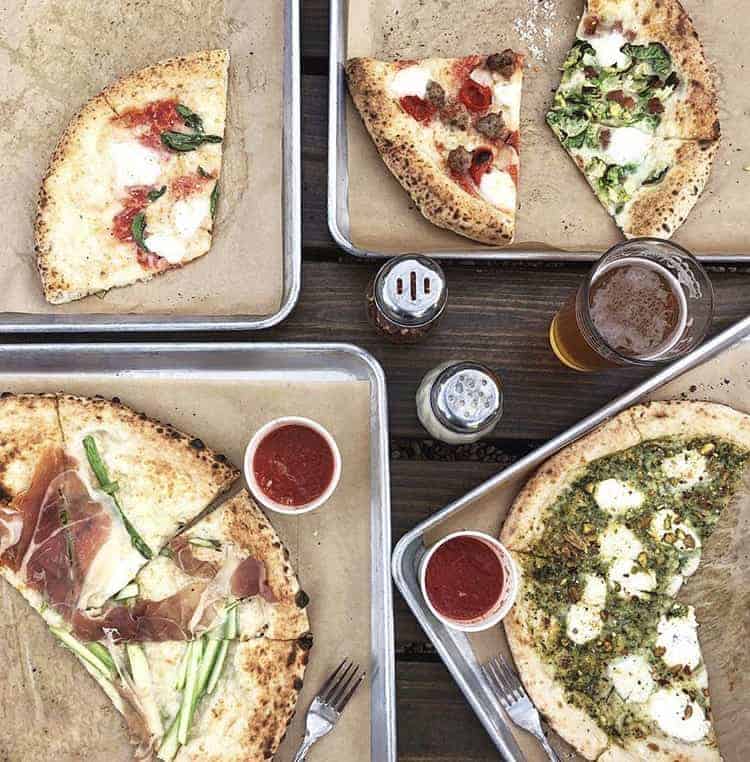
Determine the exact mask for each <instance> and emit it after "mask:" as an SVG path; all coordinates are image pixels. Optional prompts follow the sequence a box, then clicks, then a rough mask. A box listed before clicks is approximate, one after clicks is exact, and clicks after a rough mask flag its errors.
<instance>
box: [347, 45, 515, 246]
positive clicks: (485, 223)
mask: <svg viewBox="0 0 750 762" xmlns="http://www.w3.org/2000/svg"><path fill="white" fill-rule="evenodd" d="M397 70H398V67H397V64H395V63H387V62H384V61H378V60H375V59H372V58H353V59H351V60H349V61H348V62H347V64H346V76H347V81H348V84H349V92H350V93H351V95H352V99H353V100H354V103H355V105H356V106H357V109H358V110H359V113H360V115H361V117H362V120H363V122H364V124H365V127H366V128H367V131H368V132H369V133H370V136H371V137H372V139H373V141H374V143H375V146H376V148H377V149H378V152H379V153H380V156H381V157H382V159H383V161H384V162H385V164H386V166H387V167H388V169H390V171H391V172H392V173H393V175H394V176H395V177H396V179H397V180H398V181H399V182H400V183H401V185H402V186H403V187H404V189H405V190H406V191H407V192H408V193H409V195H410V196H411V197H412V199H413V200H414V203H415V204H416V205H417V208H418V209H419V211H420V212H421V213H422V214H423V215H424V217H426V218H427V219H428V220H429V221H430V222H432V223H433V224H435V225H437V226H438V227H442V228H446V229H448V230H452V231H453V232H454V233H458V234H459V235H463V236H466V237H467V238H471V239H473V240H476V241H479V242H481V243H485V244H488V245H491V246H505V245H508V244H509V243H511V242H512V240H513V235H514V230H515V211H513V212H507V211H504V210H502V209H498V208H496V207H493V206H492V205H490V204H489V203H487V202H486V201H484V200H482V199H481V198H479V197H478V196H474V195H472V194H469V193H467V192H466V191H465V190H463V189H462V188H461V187H460V186H459V185H458V184H457V183H456V181H455V180H454V179H453V178H451V177H450V176H449V175H448V173H447V172H446V169H445V167H444V166H442V165H441V159H440V157H439V155H438V154H437V153H436V152H435V151H434V150H433V149H432V148H431V147H430V146H429V144H426V142H425V140H424V139H423V136H424V128H423V127H422V126H421V125H420V123H419V122H417V121H416V120H415V119H413V118H412V117H410V116H409V115H408V114H406V113H405V112H404V111H403V110H402V109H401V108H400V107H399V105H398V103H397V101H395V100H394V99H393V98H392V97H390V95H389V94H388V93H387V89H386V82H387V79H388V78H389V77H390V76H391V75H393V74H394V73H395V72H396V71H397Z"/></svg>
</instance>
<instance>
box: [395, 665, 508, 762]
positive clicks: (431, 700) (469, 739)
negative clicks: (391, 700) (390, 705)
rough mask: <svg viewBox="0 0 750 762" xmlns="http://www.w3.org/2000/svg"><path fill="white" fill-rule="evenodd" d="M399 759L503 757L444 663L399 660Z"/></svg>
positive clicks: (454, 761)
mask: <svg viewBox="0 0 750 762" xmlns="http://www.w3.org/2000/svg"><path fill="white" fill-rule="evenodd" d="M396 679H397V688H396V693H397V712H398V714H397V718H398V749H399V755H398V758H399V760H402V762H428V760H429V761H432V760H434V761H435V762H437V760H440V762H468V760H471V762H480V761H481V762H490V761H491V762H497V760H498V759H500V754H499V752H498V751H497V749H495V747H494V746H493V744H492V742H491V741H490V739H489V736H488V735H487V733H486V732H485V730H484V728H483V727H482V725H481V724H480V722H479V720H478V719H477V718H476V715H475V714H474V712H473V711H472V710H471V708H470V707H469V705H468V704H467V703H466V700H465V699H464V697H463V694H462V693H461V691H460V690H459V689H458V687H457V686H456V684H455V682H454V681H453V678H452V677H451V676H450V674H449V672H448V671H447V670H446V668H445V667H444V666H443V664H442V663H414V662H412V663H409V662H403V661H402V662H399V663H398V664H397V666H396Z"/></svg>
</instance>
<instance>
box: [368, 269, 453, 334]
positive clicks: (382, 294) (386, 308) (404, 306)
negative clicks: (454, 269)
mask: <svg viewBox="0 0 750 762" xmlns="http://www.w3.org/2000/svg"><path fill="white" fill-rule="evenodd" d="M447 299H448V288H447V285H446V280H445V273H444V272H443V269H442V268H441V267H440V265H439V264H438V263H437V262H435V260H433V259H430V258H429V257H425V256H421V255H417V254H404V255H403V256H400V257H396V258H394V259H390V260H389V261H388V262H386V263H385V264H384V265H383V266H382V267H381V268H380V270H379V271H378V273H377V275H376V276H375V278H374V279H373V281H372V282H371V283H370V285H369V287H368V289H367V317H368V319H369V321H370V323H371V324H372V326H373V327H374V328H375V330H376V331H378V333H380V334H382V335H383V336H385V337H387V338H389V339H390V340H391V341H394V342H397V343H404V344H406V343H413V342H416V341H419V340H420V339H421V338H422V337H423V336H425V335H426V334H427V333H428V332H429V331H430V330H431V329H432V328H433V327H434V326H435V325H436V324H437V322H438V321H439V320H440V318H441V316H442V314H443V312H444V311H445V305H446V302H447Z"/></svg>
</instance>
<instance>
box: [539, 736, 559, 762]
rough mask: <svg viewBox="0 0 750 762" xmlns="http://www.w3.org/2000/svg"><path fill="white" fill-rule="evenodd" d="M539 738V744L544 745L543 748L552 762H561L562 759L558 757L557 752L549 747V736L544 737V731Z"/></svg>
mask: <svg viewBox="0 0 750 762" xmlns="http://www.w3.org/2000/svg"><path fill="white" fill-rule="evenodd" d="M537 738H539V743H540V744H541V745H542V748H543V749H544V750H545V751H546V752H547V756H548V757H549V758H550V762H560V757H558V756H557V752H556V751H555V750H554V749H553V748H552V747H551V746H550V745H549V741H548V740H547V736H545V735H544V731H542V734H541V735H540V736H537Z"/></svg>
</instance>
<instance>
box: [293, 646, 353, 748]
mask: <svg viewBox="0 0 750 762" xmlns="http://www.w3.org/2000/svg"><path fill="white" fill-rule="evenodd" d="M365 674H366V673H365V672H363V671H360V669H359V666H358V665H356V664H354V663H353V662H352V661H351V660H350V659H344V661H342V662H341V664H339V666H338V668H337V669H336V670H335V671H334V673H333V674H332V675H331V676H330V677H329V678H328V680H326V682H325V684H324V685H323V687H322V688H321V689H320V691H319V692H318V695H317V696H316V697H315V698H314V699H313V702H312V704H310V708H309V709H308V710H307V719H306V721H305V722H306V730H305V740H304V741H303V742H302V745H301V746H300V747H299V750H298V751H297V754H296V755H295V757H294V762H303V760H304V759H305V757H306V756H307V752H308V751H309V750H310V747H311V746H312V745H313V744H314V743H315V742H316V741H319V740H320V739H321V738H323V736H326V735H328V734H329V733H330V732H331V731H332V730H333V728H334V726H335V725H336V723H337V722H338V721H339V717H341V713H342V712H343V711H344V707H345V706H346V705H347V704H348V703H349V699H350V698H351V697H352V696H353V695H354V692H355V691H356V690H357V688H359V686H360V685H362V682H363V680H364V679H365Z"/></svg>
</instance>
